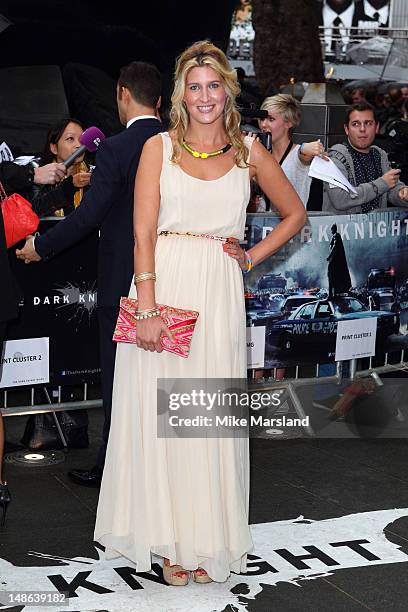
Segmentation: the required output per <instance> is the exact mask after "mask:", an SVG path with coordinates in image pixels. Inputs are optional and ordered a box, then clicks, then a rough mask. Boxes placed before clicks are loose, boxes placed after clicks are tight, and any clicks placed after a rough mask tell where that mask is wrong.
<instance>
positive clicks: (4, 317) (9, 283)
mask: <svg viewBox="0 0 408 612" xmlns="http://www.w3.org/2000/svg"><path fill="white" fill-rule="evenodd" d="M0 279H1V292H0V322H3V321H9V320H10V319H14V318H15V317H16V316H17V313H18V302H19V297H20V295H19V291H18V289H17V285H16V283H15V281H14V277H13V276H12V274H11V272H10V266H9V261H8V254H7V248H6V238H5V236H4V225H3V215H2V214H1V207H0ZM0 349H1V345H0ZM0 352H1V351H0Z"/></svg>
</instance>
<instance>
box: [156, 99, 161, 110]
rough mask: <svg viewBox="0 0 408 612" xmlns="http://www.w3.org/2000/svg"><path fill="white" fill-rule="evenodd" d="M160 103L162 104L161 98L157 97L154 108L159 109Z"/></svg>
mask: <svg viewBox="0 0 408 612" xmlns="http://www.w3.org/2000/svg"><path fill="white" fill-rule="evenodd" d="M161 103H162V99H161V96H159V99H158V100H157V102H156V108H157V109H159V108H160V107H161Z"/></svg>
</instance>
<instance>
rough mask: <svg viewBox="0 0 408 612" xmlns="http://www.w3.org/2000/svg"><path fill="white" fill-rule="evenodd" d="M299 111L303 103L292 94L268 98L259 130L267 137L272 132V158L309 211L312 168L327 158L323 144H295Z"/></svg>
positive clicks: (318, 142) (263, 107)
mask: <svg viewBox="0 0 408 612" xmlns="http://www.w3.org/2000/svg"><path fill="white" fill-rule="evenodd" d="M300 108H301V107H300V103H299V102H298V101H297V100H296V99H295V98H294V97H293V96H291V95H289V94H277V95H276V96H271V97H269V98H266V99H265V100H264V101H263V103H262V106H261V110H266V111H267V112H268V117H267V118H266V119H261V120H260V121H259V127H260V129H261V131H262V132H264V133H266V132H270V134H271V136H272V155H273V157H274V158H275V159H276V161H277V162H278V163H279V164H280V166H281V167H282V170H283V172H284V173H285V174H286V176H287V178H288V179H289V181H290V183H291V184H292V186H293V187H294V188H295V190H296V192H297V194H298V196H299V197H300V199H301V200H302V202H303V204H304V206H305V207H306V204H307V201H308V199H309V192H310V185H311V182H312V179H311V178H310V177H309V165H310V164H311V162H312V159H313V158H314V157H315V156H316V155H319V156H320V157H322V158H323V159H328V158H327V154H326V153H325V151H324V147H323V144H322V143H321V142H320V140H317V141H315V142H307V143H302V144H301V145H296V144H294V142H292V138H291V134H292V130H293V128H294V127H296V126H297V125H299V123H300V116H301V115H300Z"/></svg>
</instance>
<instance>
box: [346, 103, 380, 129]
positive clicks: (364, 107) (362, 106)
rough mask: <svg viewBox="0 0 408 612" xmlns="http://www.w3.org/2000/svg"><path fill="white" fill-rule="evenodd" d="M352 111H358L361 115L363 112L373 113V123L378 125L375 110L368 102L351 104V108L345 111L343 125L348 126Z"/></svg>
mask: <svg viewBox="0 0 408 612" xmlns="http://www.w3.org/2000/svg"><path fill="white" fill-rule="evenodd" d="M354 111H358V112H360V113H362V112H364V111H371V112H372V113H373V115H374V119H375V122H376V123H378V120H377V117H376V115H375V108H374V106H372V105H371V104H369V103H368V102H359V103H358V104H353V106H350V108H349V109H348V110H347V112H346V118H345V121H344V125H348V124H349V122H350V115H351V113H352V112H354Z"/></svg>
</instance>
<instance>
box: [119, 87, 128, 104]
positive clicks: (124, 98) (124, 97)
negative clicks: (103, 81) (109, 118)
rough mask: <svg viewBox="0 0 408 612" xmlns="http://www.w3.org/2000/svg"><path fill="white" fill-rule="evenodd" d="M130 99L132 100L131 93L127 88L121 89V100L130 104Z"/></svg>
mask: <svg viewBox="0 0 408 612" xmlns="http://www.w3.org/2000/svg"><path fill="white" fill-rule="evenodd" d="M129 98H130V91H129V90H128V88H127V87H121V88H120V95H119V99H120V100H122V101H123V102H125V103H128V102H129Z"/></svg>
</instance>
